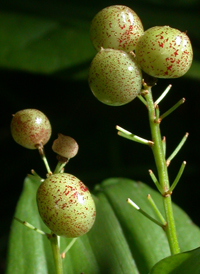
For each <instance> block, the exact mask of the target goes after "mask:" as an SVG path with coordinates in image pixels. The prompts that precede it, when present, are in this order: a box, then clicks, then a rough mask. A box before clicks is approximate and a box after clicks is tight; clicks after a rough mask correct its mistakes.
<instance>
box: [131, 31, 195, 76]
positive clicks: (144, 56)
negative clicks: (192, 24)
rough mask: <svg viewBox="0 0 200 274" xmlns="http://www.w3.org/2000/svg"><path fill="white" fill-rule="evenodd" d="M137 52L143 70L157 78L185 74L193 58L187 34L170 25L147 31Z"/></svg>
mask: <svg viewBox="0 0 200 274" xmlns="http://www.w3.org/2000/svg"><path fill="white" fill-rule="evenodd" d="M135 53H136V58H137V61H138V63H139V65H140V66H141V68H142V70H143V71H144V72H146V73H147V74H149V75H151V76H153V77H157V78H177V77H181V76H183V75H184V74H185V73H186V72H187V71H188V70H189V68H190V66H191V64H192V59H193V51H192V45H191V42H190V39H189V38H188V36H187V34H186V33H185V32H181V31H180V30H177V29H174V28H171V27H169V26H156V27H153V28H150V29H148V30H147V31H145V32H144V34H143V35H142V36H141V37H140V39H139V41H138V43H137V45H136V49H135Z"/></svg>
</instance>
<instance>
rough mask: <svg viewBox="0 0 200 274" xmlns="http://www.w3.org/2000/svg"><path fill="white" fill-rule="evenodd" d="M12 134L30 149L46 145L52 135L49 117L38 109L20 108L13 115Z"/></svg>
mask: <svg viewBox="0 0 200 274" xmlns="http://www.w3.org/2000/svg"><path fill="white" fill-rule="evenodd" d="M11 134H12V137H13V139H14V140H15V142H17V143H18V144H20V145H21V146H23V147H25V148H29V149H36V148H37V145H45V144H46V143H47V142H48V141H49V139H50V137H51V124H50V122H49V120H48V118H47V117H46V116H45V115H44V113H42V112H41V111H39V110H37V109H24V110H20V111H18V112H17V113H15V114H14V115H13V118H12V121H11Z"/></svg>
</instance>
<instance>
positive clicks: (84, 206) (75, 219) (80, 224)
mask: <svg viewBox="0 0 200 274" xmlns="http://www.w3.org/2000/svg"><path fill="white" fill-rule="evenodd" d="M37 205H38V210H39V213H40V216H41V218H42V220H43V221H44V223H45V224H46V225H47V227H49V229H50V230H51V231H52V232H53V233H55V234H57V235H59V236H64V237H68V238H75V237H79V236H81V235H83V234H85V233H87V232H88V231H89V230H90V229H91V228H92V226H93V224H94V221H95V216H96V209H95V204H94V200H93V198H92V196H91V194H90V192H89V190H88V189H87V187H86V186H85V185H84V184H83V183H82V182H81V181H80V180H79V179H78V178H76V177H75V176H74V175H71V174H68V173H59V174H54V175H51V176H49V177H48V178H47V179H46V180H45V181H44V182H43V183H42V184H41V185H40V187H39V189H38V192H37Z"/></svg>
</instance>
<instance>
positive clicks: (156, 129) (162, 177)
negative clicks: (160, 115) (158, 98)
mask: <svg viewBox="0 0 200 274" xmlns="http://www.w3.org/2000/svg"><path fill="white" fill-rule="evenodd" d="M147 90H148V92H147V93H146V94H145V98H146V101H147V106H148V114H149V122H150V128H151V135H152V141H153V143H154V145H153V146H152V151H153V155H154V159H155V163H156V167H157V172H158V180H159V183H160V186H161V188H162V190H163V193H168V191H169V189H170V184H169V178H168V170H167V165H166V160H165V155H164V150H163V145H162V138H161V133H160V124H159V123H157V122H156V121H157V119H156V111H155V103H154V101H153V97H152V92H151V87H147ZM163 204H164V210H165V214H166V221H167V226H166V229H165V232H166V235H167V239H168V242H169V247H170V250H171V254H177V253H179V252H180V248H179V244H178V239H177V234H176V227H175V221H174V214H173V208H172V201H171V195H170V194H167V195H163Z"/></svg>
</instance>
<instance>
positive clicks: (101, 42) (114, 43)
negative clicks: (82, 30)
mask: <svg viewBox="0 0 200 274" xmlns="http://www.w3.org/2000/svg"><path fill="white" fill-rule="evenodd" d="M143 32H144V29H143V26H142V23H141V20H140V18H139V17H138V15H137V14H136V13H135V12H134V11H133V10H132V9H130V8H128V7H126V6H121V5H114V6H109V7H106V8H104V9H103V10H101V11H100V12H99V13H97V15H96V16H95V17H94V18H93V20H92V22H91V27H90V39H91V41H92V44H93V46H94V47H95V49H96V50H97V51H99V50H100V49H101V47H103V48H112V49H119V50H123V51H126V52H130V51H132V50H134V49H135V46H136V44H137V41H138V39H139V37H140V36H141V35H142V33H143Z"/></svg>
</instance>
